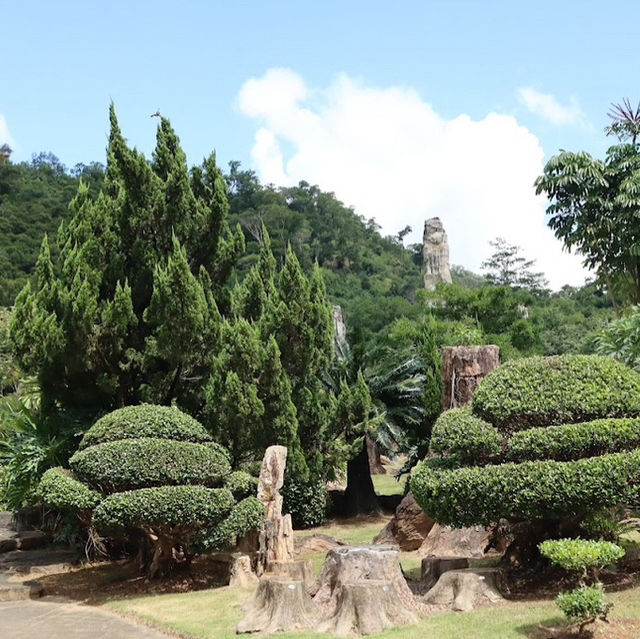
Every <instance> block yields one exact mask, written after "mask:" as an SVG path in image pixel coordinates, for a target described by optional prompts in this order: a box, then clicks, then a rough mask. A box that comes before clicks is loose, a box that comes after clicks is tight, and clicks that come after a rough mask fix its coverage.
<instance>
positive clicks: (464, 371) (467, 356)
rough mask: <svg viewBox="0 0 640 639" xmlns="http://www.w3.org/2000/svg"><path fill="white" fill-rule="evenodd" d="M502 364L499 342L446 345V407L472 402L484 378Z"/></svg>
mask: <svg viewBox="0 0 640 639" xmlns="http://www.w3.org/2000/svg"><path fill="white" fill-rule="evenodd" d="M498 366H500V348H499V347H498V346H445V347H444V348H443V349H442V382H443V389H442V409H443V410H449V409H450V408H455V407H456V406H467V405H469V404H471V399H472V398H473V394H474V393H475V391H476V388H478V386H479V384H480V382H481V381H482V380H483V379H484V378H485V377H486V376H487V375H488V374H489V373H490V372H491V371H493V370H495V369H496V368H498Z"/></svg>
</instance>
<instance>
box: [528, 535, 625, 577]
mask: <svg viewBox="0 0 640 639" xmlns="http://www.w3.org/2000/svg"><path fill="white" fill-rule="evenodd" d="M540 552H541V553H542V556H543V557H546V558H547V559H549V561H551V562H553V563H554V564H556V565H557V566H560V567H561V568H564V569H565V570H572V571H583V570H589V569H593V568H595V569H600V568H602V567H603V566H606V565H608V564H612V563H615V562H616V561H618V559H621V558H622V557H623V556H624V550H623V549H622V548H620V546H618V545H617V544H613V543H611V542H610V541H592V540H588V539H556V540H548V541H545V542H543V543H541V544H540Z"/></svg>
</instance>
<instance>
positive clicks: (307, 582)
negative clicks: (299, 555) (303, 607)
mask: <svg viewBox="0 0 640 639" xmlns="http://www.w3.org/2000/svg"><path fill="white" fill-rule="evenodd" d="M266 574H267V575H268V576H274V577H279V578H285V577H286V578H288V579H291V580H292V581H301V582H302V583H303V584H304V586H305V588H307V589H308V590H309V589H311V588H312V587H313V586H314V584H315V575H314V574H313V564H312V563H311V562H310V561H305V560H302V559H300V560H297V561H272V562H271V563H270V564H269V566H268V567H267V573H266Z"/></svg>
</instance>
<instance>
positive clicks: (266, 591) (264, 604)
mask: <svg viewBox="0 0 640 639" xmlns="http://www.w3.org/2000/svg"><path fill="white" fill-rule="evenodd" d="M244 612H245V615H244V618H243V619H242V621H240V623H238V625H237V626H236V632H237V633H238V634H242V633H246V632H263V633H265V634H273V633H275V632H284V631H289V630H304V629H306V628H313V627H315V626H316V625H317V623H318V619H319V614H318V609H317V607H316V606H315V604H314V603H313V601H312V600H311V597H310V596H309V595H308V594H307V591H306V589H305V587H304V583H303V582H302V581H293V580H291V579H288V578H286V577H285V578H280V577H267V576H265V577H262V578H261V579H260V583H259V584H258V589H257V590H256V592H255V594H254V595H253V597H252V598H251V599H250V600H249V602H248V604H247V606H246V607H245V611H244Z"/></svg>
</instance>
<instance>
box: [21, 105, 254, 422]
mask: <svg viewBox="0 0 640 639" xmlns="http://www.w3.org/2000/svg"><path fill="white" fill-rule="evenodd" d="M110 122H111V132H110V137H109V146H108V149H107V168H106V174H105V180H104V185H103V188H102V190H101V192H100V193H99V195H98V196H97V197H95V198H92V197H90V194H89V190H88V188H87V186H86V185H84V184H81V185H80V187H79V189H78V193H77V195H76V197H75V198H74V200H73V202H72V203H71V205H70V212H71V217H70V219H69V221H68V223H66V224H63V225H62V226H61V228H60V230H59V233H58V238H57V244H58V246H59V248H60V255H59V260H58V263H57V267H56V268H54V264H53V262H52V259H51V254H50V251H49V246H48V241H47V240H46V238H45V241H44V242H43V246H42V250H41V254H40V257H39V260H38V265H37V268H36V276H35V278H34V285H33V287H32V286H31V285H30V284H27V286H25V288H24V289H23V291H22V292H21V293H20V295H19V296H18V298H17V300H16V304H15V313H14V318H13V322H12V326H11V336H12V339H13V340H14V343H15V345H16V351H17V355H18V357H19V360H20V363H21V365H22V366H23V367H24V369H25V371H26V372H28V373H33V374H37V376H38V379H39V383H40V385H41V389H42V394H43V403H44V405H45V406H48V407H53V406H54V405H55V406H56V407H58V408H61V409H66V408H69V409H73V410H76V411H78V410H80V411H86V412H88V413H89V414H91V415H95V414H96V413H99V412H101V411H104V410H106V409H108V408H113V407H116V406H124V405H127V404H134V403H138V402H140V401H142V400H153V401H159V402H163V403H170V402H172V401H177V402H178V403H180V404H182V405H184V406H185V408H187V409H189V410H191V411H192V412H195V411H196V407H197V406H198V404H199V401H200V399H201V395H202V393H201V388H202V386H203V382H202V377H203V376H204V375H205V374H206V372H207V370H208V367H209V366H210V360H211V358H212V356H213V354H214V353H215V350H216V339H217V338H216V336H217V334H218V332H219V330H220V328H219V324H220V310H222V311H224V310H226V308H227V307H228V305H229V299H228V297H229V296H228V293H226V292H225V290H226V289H225V286H224V285H225V282H226V279H227V277H228V275H229V272H230V270H231V268H232V267H233V264H234V263H235V261H236V259H237V257H238V255H239V253H240V252H241V250H242V248H243V243H244V240H243V237H242V233H241V232H240V231H239V229H238V230H237V231H235V232H231V231H230V229H229V227H228V224H227V214H228V205H227V202H226V197H225V192H226V185H225V182H224V179H223V177H222V174H221V173H220V171H219V170H218V168H217V167H216V164H215V157H214V156H211V157H209V158H208V159H206V160H205V161H204V163H203V165H202V167H200V168H196V169H193V170H192V171H191V173H190V172H189V170H188V168H187V164H186V158H185V156H184V153H183V152H182V150H181V149H180V145H179V142H178V138H177V136H176V135H175V133H174V131H173V129H172V128H171V125H170V124H169V121H168V120H167V119H165V118H163V119H162V120H161V122H160V126H159V128H158V132H157V141H156V149H155V151H154V154H153V160H152V162H149V161H147V160H146V159H145V158H144V156H143V155H142V154H141V153H139V152H138V151H136V150H135V149H130V148H129V147H128V146H127V144H126V142H125V140H124V137H123V136H122V132H121V131H120V128H119V125H118V121H117V118H116V115H115V110H114V108H113V105H112V106H111V109H110Z"/></svg>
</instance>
